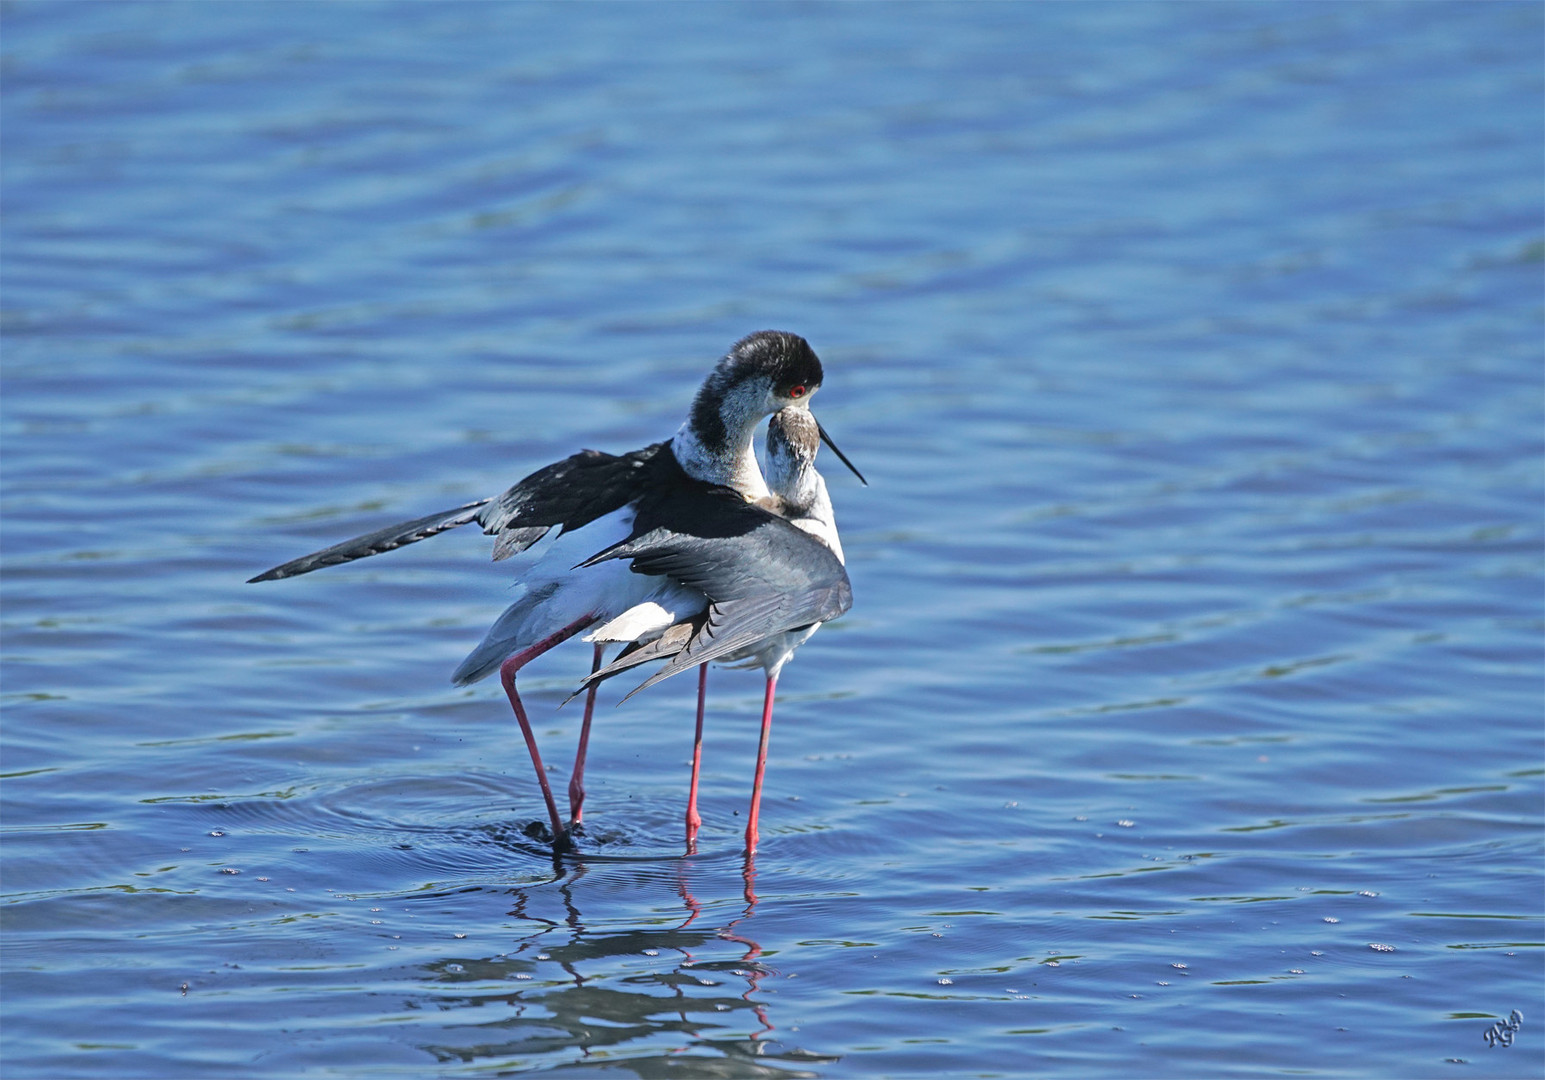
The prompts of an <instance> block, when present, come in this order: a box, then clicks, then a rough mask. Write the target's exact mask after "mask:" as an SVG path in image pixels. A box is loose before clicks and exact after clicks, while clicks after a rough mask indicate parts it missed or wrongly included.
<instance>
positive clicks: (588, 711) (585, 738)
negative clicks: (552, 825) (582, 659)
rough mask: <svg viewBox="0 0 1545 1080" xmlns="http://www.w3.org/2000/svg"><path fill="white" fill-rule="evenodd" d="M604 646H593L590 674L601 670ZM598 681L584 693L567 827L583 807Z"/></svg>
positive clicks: (570, 784)
mask: <svg viewBox="0 0 1545 1080" xmlns="http://www.w3.org/2000/svg"><path fill="white" fill-rule="evenodd" d="M604 648H606V646H604V645H601V644H597V645H596V647H595V659H594V660H592V661H591V663H590V674H592V675H594V674H595V673H596V672H598V671H600V670H601V650H602V649H604ZM600 685H601V684H600V683H591V684H590V691H589V692H588V693H587V694H586V695H585V720H584V723H582V724H580V726H579V750H578V751H576V752H575V754H574V773H573V775H571V776H570V777H569V828H571V829H572V828H573V827H574V826H576V825H578V824H579V821H580V815H581V814H582V813H584V809H585V751H586V749H587V748H588V747H589V746H590V718H591V717H592V716H594V715H595V692H596V691H597V690H598V689H600Z"/></svg>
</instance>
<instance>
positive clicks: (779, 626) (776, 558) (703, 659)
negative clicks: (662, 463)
mask: <svg viewBox="0 0 1545 1080" xmlns="http://www.w3.org/2000/svg"><path fill="white" fill-rule="evenodd" d="M823 435H824V433H823V432H822V431H821V428H820V425H819V424H818V423H816V420H815V417H813V416H811V415H810V411H809V410H808V409H796V408H787V409H783V410H781V411H779V412H777V413H774V414H773V416H772V419H771V420H769V421H768V424H767V463H768V476H767V481H768V487H769V489H770V494H769V496H768V497H767V498H764V499H761V500H759V501H758V504H757V505H756V506H749V505H745V504H743V503H742V504H739V505H735V506H731V505H729V501H730V500H727V499H724V498H723V491H724V489H714V490H713V491H712V492H710V493H709V496H710V498H711V499H712V500H713V501H712V502H709V501H707V500H693V502H692V503H691V504H690V505H687V506H682V507H674V506H670V505H664V506H658V505H655V504H653V503H652V502H650V501H646V502H645V503H644V505H642V506H641V507H640V510H639V515H638V518H637V521H636V522H635V526H634V536H632V537H630V538H629V539H628V540H626V541H624V542H622V543H621V544H617V545H615V546H614V547H612V548H609V549H608V550H606V551H603V552H601V553H599V554H598V555H596V556H594V557H593V558H592V559H591V560H588V561H589V562H592V563H595V562H602V561H605V560H608V559H629V560H631V562H632V566H633V570H634V572H635V573H640V574H656V573H658V574H665V575H667V576H670V577H671V578H672V579H673V580H677V581H681V582H682V583H684V584H688V585H690V586H692V587H693V588H695V589H698V590H699V591H701V592H702V594H703V596H704V602H703V604H702V605H701V606H699V607H696V608H694V609H693V610H692V611H691V612H690V613H689V614H688V615H687V617H686V618H684V619H681V620H680V621H678V622H676V623H673V624H672V625H670V626H668V627H665V628H664V629H663V630H658V629H655V628H653V627H650V628H649V629H648V632H647V633H646V634H641V635H639V636H638V637H637V639H636V640H633V642H632V644H630V645H629V646H628V647H627V648H626V649H625V650H624V651H623V653H622V654H621V655H620V656H619V657H618V658H617V659H616V660H615V661H613V662H612V663H611V664H609V665H608V666H606V667H605V668H601V669H599V670H597V671H594V672H592V673H591V675H590V677H589V678H587V679H586V680H585V682H584V683H583V684H582V686H581V690H580V691H576V695H577V694H578V693H580V692H583V691H584V690H586V689H589V690H591V691H592V692H593V690H594V688H595V686H596V685H597V684H598V683H600V682H601V681H603V680H605V679H608V678H611V677H612V676H613V675H617V674H619V673H621V672H623V671H627V670H630V669H632V668H634V667H637V666H639V665H641V664H647V663H649V662H651V661H655V660H661V659H664V660H667V663H666V664H665V665H664V666H663V667H662V668H661V669H660V670H659V671H658V672H656V673H655V674H654V675H653V676H652V677H650V678H649V679H647V680H646V681H644V682H643V683H642V684H640V685H639V686H638V687H637V688H636V689H634V690H633V691H632V692H631V693H630V694H629V695H628V697H631V696H632V695H633V694H636V693H638V691H639V690H643V689H646V688H648V687H650V686H653V685H654V684H655V683H657V682H659V681H660V680H661V679H666V678H669V677H670V676H672V675H675V674H678V673H679V672H681V671H684V670H686V669H687V668H689V667H692V666H693V665H698V666H699V668H700V671H701V672H702V673H703V674H706V671H707V664H708V662H709V661H713V660H718V661H720V662H723V663H733V662H735V661H741V663H740V664H738V665H737V666H741V667H761V668H762V669H763V671H764V672H765V673H766V677H767V686H766V695H765V698H764V700H763V705H762V734H761V741H760V743H759V744H758V747H757V760H756V773H755V780H754V781H753V784H752V790H751V808H750V812H749V814H748V815H747V818H746V851H747V852H748V853H749V852H754V851H755V850H756V845H757V839H758V834H757V824H758V820H759V818H760V812H761V796H762V780H763V776H764V774H765V772H766V768H767V746H768V738H769V735H770V733H771V728H772V711H773V694H774V689H775V687H776V686H777V682H778V675H779V673H780V672H781V671H782V670H783V665H784V664H786V663H787V662H788V661H789V659H790V658H791V657H792V656H793V655H794V651H795V650H796V649H798V648H799V647H800V646H801V645H803V644H804V643H805V642H806V641H808V640H810V637H811V635H813V634H814V633H815V632H816V631H817V630H818V629H820V627H821V624H822V623H823V622H828V621H830V620H831V619H834V618H836V617H837V616H839V615H841V614H843V613H844V612H846V611H847V610H848V608H849V607H851V606H852V602H853V592H852V587H851V585H850V583H849V581H848V575H847V570H846V568H845V565H844V561H845V560H844V558H843V553H842V541H841V540H840V539H839V538H838V535H837V524H836V519H835V515H834V513H833V510H832V504H831V497H830V496H829V495H828V494H827V491H826V481H825V480H824V479H823V478H822V476H821V474H820V473H819V472H817V471H816V468H815V457H816V453H817V451H818V450H819V449H820V443H821V438H822V436H823ZM670 490H671V491H672V492H673V493H676V494H673V495H672V496H671V498H680V497H682V496H683V495H684V493H685V489H682V488H679V487H678V488H673V489H670ZM662 501H665V502H667V503H668V502H669V498H667V499H665V500H662ZM721 502H722V503H723V505H720V503H721ZM769 511H775V512H776V515H777V516H771V515H770V514H769ZM649 606H650V605H643V607H645V608H647V607H649ZM638 628H639V619H638V612H637V610H635V611H629V612H624V613H623V614H622V615H620V616H618V617H617V618H616V619H614V620H612V622H611V623H608V624H607V625H605V626H603V627H601V628H600V629H598V630H596V631H594V632H592V634H591V635H590V637H589V638H587V640H599V641H619V640H629V634H630V633H632V631H633V630H635V629H638ZM703 685H704V683H703V678H702V676H701V675H700V677H699V681H698V718H697V733H696V737H695V740H694V743H693V752H692V782H691V786H690V789H689V794H688V797H687V849H688V851H689V852H691V851H695V850H696V838H697V830H698V826H699V825H700V823H701V820H700V818H699V817H698V814H697V786H698V770H699V767H700V764H701V761H702V739H703V709H702V703H703V697H702V690H703ZM624 700H626V698H624Z"/></svg>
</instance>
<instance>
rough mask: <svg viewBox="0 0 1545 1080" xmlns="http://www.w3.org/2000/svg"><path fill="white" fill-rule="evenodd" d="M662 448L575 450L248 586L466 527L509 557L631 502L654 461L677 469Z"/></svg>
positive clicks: (296, 562)
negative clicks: (504, 487)
mask: <svg viewBox="0 0 1545 1080" xmlns="http://www.w3.org/2000/svg"><path fill="white" fill-rule="evenodd" d="M665 445H666V444H665V443H654V444H653V445H651V446H646V447H644V448H643V449H642V450H634V451H633V452H631V453H628V454H620V455H619V454H603V453H601V452H600V451H598V450H581V451H580V452H579V453H577V454H573V455H570V456H569V457H566V458H564V459H563V460H562V461H555V462H553V463H552V464H551V465H546V466H543V467H542V468H540V469H538V470H537V471H536V472H534V473H532V474H531V475H530V476H528V477H526V478H525V479H524V480H522V481H520V483H518V484H516V485H515V486H514V487H512V488H510V489H509V490H508V491H506V492H505V493H504V494H503V495H500V496H498V497H497V498H493V499H480V500H478V501H477V502H474V503H468V504H466V505H465V506H458V507H457V508H456V509H454V510H443V511H441V512H440V513H438V514H430V515H428V516H427V517H421V518H417V519H415V520H413V521H407V522H403V523H402V524H399V525H388V526H387V527H386V528H384V529H377V530H376V531H375V532H372V533H366V534H365V535H364V536H356V537H354V538H353V539H352V540H345V541H343V542H342V543H338V544H334V545H333V546H332V547H329V548H324V549H323V550H321V551H318V552H314V553H312V554H310V555H303V556H301V557H300V558H298V559H292V560H291V561H290V562H287V563H285V564H284V565H282V566H276V567H274V568H273V569H272V570H267V571H265V572H263V573H261V574H259V575H258V576H257V577H255V578H252V579H251V580H252V581H254V582H255V581H273V580H276V579H278V578H288V577H295V576H296V575H298V574H307V573H310V572H311V571H312V570H320V569H321V568H322V567H324V566H337V565H339V564H340V563H346V562H353V561H354V560H355V559H363V558H365V557H366V556H367V555H378V554H380V553H381V552H383V551H391V550H393V549H394V548H400V547H404V546H406V545H408V544H413V543H417V542H418V541H420V540H423V539H426V538H427V537H431V536H435V535H437V534H438V533H442V532H445V531H446V530H448V529H454V528H456V527H457V526H459V525H467V524H470V523H471V522H473V521H476V522H477V523H478V524H479V525H481V526H482V527H483V531H484V532H485V533H488V534H490V535H494V534H497V536H498V539H497V540H496V541H495V542H494V559H495V560H498V559H504V558H508V557H509V556H511V555H514V554H515V553H516V552H519V551H524V550H525V549H526V548H528V547H530V546H531V545H532V544H534V543H536V542H537V541H538V540H540V539H542V537H543V536H545V535H546V534H547V532H548V530H549V529H552V528H554V527H561V528H564V529H578V528H581V527H583V526H585V525H588V524H590V523H591V522H592V521H594V520H595V519H596V518H599V517H603V516H605V515H606V514H610V513H611V512H612V511H614V510H620V509H621V508H622V507H624V506H626V505H628V504H629V503H630V502H633V501H634V500H636V499H638V498H639V497H640V495H642V494H643V492H644V491H645V490H646V487H647V485H648V482H649V478H650V476H651V475H652V471H653V469H655V468H656V467H657V464H656V463H657V462H658V461H659V460H660V459H662V458H664V459H670V466H671V467H676V468H679V466H676V463H675V459H674V458H671V455H670V454H669V453H665V454H662V453H661V452H660V451H661V450H663V449H664V448H665Z"/></svg>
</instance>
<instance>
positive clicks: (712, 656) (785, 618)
mask: <svg viewBox="0 0 1545 1080" xmlns="http://www.w3.org/2000/svg"><path fill="white" fill-rule="evenodd" d="M852 606H853V591H852V587H851V586H850V585H849V584H848V580H847V577H846V576H844V577H843V579H842V580H841V581H840V582H838V583H837V584H835V585H832V586H827V587H824V588H821V589H817V590H814V591H813V592H811V593H806V594H804V595H802V596H798V597H790V596H780V595H774V594H769V595H765V596H756V597H752V598H750V599H747V600H737V601H734V602H732V603H729V604H724V605H719V604H713V605H710V606H709V609H708V622H707V623H706V624H705V625H704V626H703V628H702V629H701V630H699V631H698V632H697V633H696V634H694V635H693V637H692V640H691V641H689V642H688V643H687V644H686V646H685V647H684V648H682V649H681V650H680V651H679V652H677V653H676V654H675V655H674V656H672V657H671V660H670V662H669V663H667V664H666V665H665V666H664V667H663V668H661V669H660V670H659V671H657V672H655V673H654V674H653V675H651V676H650V677H649V678H648V679H646V680H644V681H643V682H642V683H640V684H639V685H638V686H637V687H635V688H634V689H633V690H632V691H631V692H629V694H628V695H627V697H625V698H623V700H624V701H626V700H627V699H628V698H629V697H632V696H633V695H634V694H636V693H638V692H639V691H640V690H647V689H649V687H651V686H653V685H654V684H655V683H657V682H660V681H661V680H662V679H669V678H670V677H671V676H672V675H679V674H680V673H681V672H683V671H686V670H687V669H689V668H693V667H696V666H697V665H698V664H706V663H708V662H709V661H711V660H717V659H718V658H719V657H721V656H726V655H728V654H730V653H732V652H735V651H737V650H739V649H743V648H746V647H747V646H748V645H755V644H756V643H757V642H759V641H762V640H763V639H765V638H767V637H770V636H772V635H773V634H778V633H782V632H783V631H785V630H797V629H799V628H800V627H804V626H809V625H810V624H811V623H818V622H830V621H831V620H832V619H835V618H836V617H837V616H839V615H841V614H842V613H844V612H845V611H847V610H848V608H850V607H852ZM597 674H599V672H598V673H597Z"/></svg>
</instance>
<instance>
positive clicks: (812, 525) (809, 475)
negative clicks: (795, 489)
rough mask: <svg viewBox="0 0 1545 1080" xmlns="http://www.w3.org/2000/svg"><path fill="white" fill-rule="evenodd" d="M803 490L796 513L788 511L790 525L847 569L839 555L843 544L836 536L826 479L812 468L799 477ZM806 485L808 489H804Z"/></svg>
mask: <svg viewBox="0 0 1545 1080" xmlns="http://www.w3.org/2000/svg"><path fill="white" fill-rule="evenodd" d="M800 481H801V483H800V487H801V488H802V491H801V495H800V499H799V504H798V509H797V510H795V509H793V508H791V512H790V513H789V515H788V518H789V521H790V522H791V523H793V524H794V525H797V526H798V527H799V528H801V529H803V530H804V531H805V532H807V533H809V534H810V535H811V536H813V537H815V538H816V539H817V540H819V541H820V542H821V543H823V544H825V545H826V546H827V547H828V548H830V549H831V553H832V554H833V555H835V556H837V561H838V562H840V563H842V564H843V565H847V559H845V558H844V557H843V555H842V540H841V539H840V538H839V537H838V536H837V513H836V511H835V510H833V509H832V500H831V496H830V495H829V494H827V492H826V479H825V478H824V477H823V476H822V475H821V474H820V473H818V472H816V471H815V469H814V468H811V469H807V470H806V471H805V472H804V474H803V475H802V476H801V477H800ZM807 485H808V486H807Z"/></svg>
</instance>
